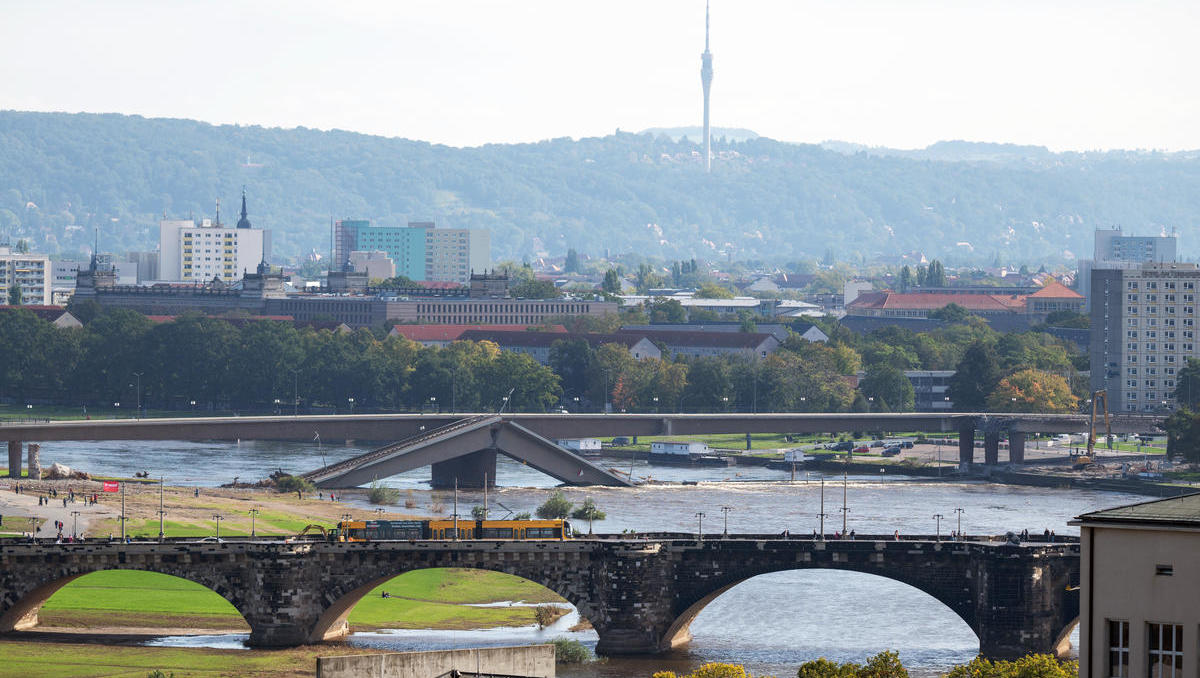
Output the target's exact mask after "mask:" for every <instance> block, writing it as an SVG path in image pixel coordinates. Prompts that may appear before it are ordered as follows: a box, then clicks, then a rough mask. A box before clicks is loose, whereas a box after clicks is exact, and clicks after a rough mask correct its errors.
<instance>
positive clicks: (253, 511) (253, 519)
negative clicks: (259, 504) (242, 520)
mask: <svg viewBox="0 0 1200 678" xmlns="http://www.w3.org/2000/svg"><path fill="white" fill-rule="evenodd" d="M247 513H249V514H250V538H251V539H253V538H254V537H255V531H254V527H255V523H256V522H257V518H258V509H256V508H252V509H250V510H249V511H247Z"/></svg>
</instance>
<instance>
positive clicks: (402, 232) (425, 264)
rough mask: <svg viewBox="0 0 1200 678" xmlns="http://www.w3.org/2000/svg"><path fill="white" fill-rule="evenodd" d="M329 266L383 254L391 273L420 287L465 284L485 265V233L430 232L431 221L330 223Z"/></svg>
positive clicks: (488, 261) (487, 251)
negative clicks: (367, 253) (360, 253)
mask: <svg viewBox="0 0 1200 678" xmlns="http://www.w3.org/2000/svg"><path fill="white" fill-rule="evenodd" d="M333 243H334V252H333V258H334V264H335V267H338V268H340V267H344V266H346V265H347V264H348V263H349V262H350V256H351V252H356V251H370V250H378V251H383V252H386V253H387V256H388V258H390V259H391V260H392V262H393V263H394V264H395V266H396V274H397V275H403V276H405V277H407V278H410V279H412V280H419V281H424V282H456V283H467V282H469V281H470V279H471V272H472V271H475V272H477V273H478V272H482V271H484V270H485V269H487V268H489V267H490V266H491V260H492V255H491V234H490V233H489V232H488V231H486V230H481V229H467V228H436V227H435V225H434V223H433V222H430V221H419V222H409V223H408V226H403V227H401V226H373V225H371V222H369V221H366V220H356V219H343V220H341V221H338V222H336V223H335V224H334V236H333Z"/></svg>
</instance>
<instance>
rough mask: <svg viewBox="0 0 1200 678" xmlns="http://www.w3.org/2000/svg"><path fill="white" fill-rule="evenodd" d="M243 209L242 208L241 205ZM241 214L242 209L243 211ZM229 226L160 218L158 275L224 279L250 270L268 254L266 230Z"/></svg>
mask: <svg viewBox="0 0 1200 678" xmlns="http://www.w3.org/2000/svg"><path fill="white" fill-rule="evenodd" d="M243 210H244V207H243ZM243 215H244V211H243ZM239 223H245V224H246V226H238V227H231V226H227V225H225V224H222V223H220V222H218V221H213V220H210V219H203V220H201V221H200V222H199V223H197V222H193V221H192V220H191V219H164V220H162V221H160V222H159V224H158V257H159V259H158V276H159V278H160V279H161V280H166V281H173V282H178V281H182V282H210V281H212V279H213V278H220V279H221V280H223V281H225V282H232V281H234V280H240V279H241V278H242V276H243V275H245V274H246V272H254V271H256V270H257V269H258V264H259V262H261V261H262V260H263V258H264V257H265V256H267V255H269V254H270V253H271V240H270V231H266V230H263V229H261V228H251V227H250V226H249V223H250V222H249V221H246V220H245V217H244V216H243V219H242V221H241V222H239Z"/></svg>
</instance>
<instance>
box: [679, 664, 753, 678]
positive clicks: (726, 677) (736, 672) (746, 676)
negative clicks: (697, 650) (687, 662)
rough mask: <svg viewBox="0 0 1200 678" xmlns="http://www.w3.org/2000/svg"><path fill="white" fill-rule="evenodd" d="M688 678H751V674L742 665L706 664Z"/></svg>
mask: <svg viewBox="0 0 1200 678" xmlns="http://www.w3.org/2000/svg"><path fill="white" fill-rule="evenodd" d="M687 678H750V672H749V671H747V670H746V667H744V666H742V665H741V664H721V663H717V662H713V663H710V664H705V665H703V666H701V667H700V668H698V669H696V670H695V671H692V672H691V673H689V674H688V676H687Z"/></svg>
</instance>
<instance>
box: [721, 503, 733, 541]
mask: <svg viewBox="0 0 1200 678" xmlns="http://www.w3.org/2000/svg"><path fill="white" fill-rule="evenodd" d="M732 510H733V507H732V506H722V507H721V513H723V514H725V516H724V517H725V529H723V530H721V534H724V535H725V536H727V537H728V536H729V512H730V511H732Z"/></svg>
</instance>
